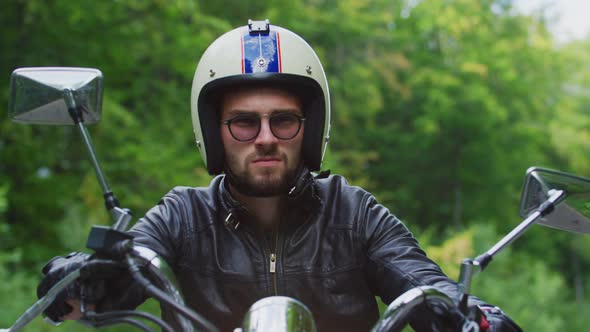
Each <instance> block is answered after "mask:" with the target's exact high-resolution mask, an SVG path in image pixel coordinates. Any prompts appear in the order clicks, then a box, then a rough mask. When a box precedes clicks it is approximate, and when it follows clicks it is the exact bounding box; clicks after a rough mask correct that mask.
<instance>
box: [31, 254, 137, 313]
mask: <svg viewBox="0 0 590 332" xmlns="http://www.w3.org/2000/svg"><path fill="white" fill-rule="evenodd" d="M78 268H82V269H81V271H80V273H81V274H80V278H79V279H78V280H77V281H76V282H74V283H73V284H71V285H70V286H68V287H66V288H65V289H64V290H63V291H62V292H60V293H59V294H58V295H57V297H56V298H55V300H54V301H53V303H52V304H51V305H50V306H49V307H48V308H47V309H46V310H45V311H44V314H45V315H46V316H47V317H49V318H50V319H51V320H53V321H54V322H61V321H63V317H64V316H66V315H67V314H69V313H70V312H72V310H73V308H72V306H71V305H70V304H68V303H67V302H66V301H68V300H79V299H82V297H83V299H82V300H83V301H84V303H85V305H92V306H93V308H95V311H96V312H104V311H111V310H123V309H133V308H135V307H136V306H137V305H139V304H140V303H141V302H142V301H143V300H144V295H143V290H142V288H141V287H140V286H139V285H138V284H137V283H135V282H134V280H133V279H132V277H131V275H130V274H129V272H128V270H127V267H126V265H124V264H123V263H120V262H117V261H113V260H111V259H102V258H98V257H96V256H91V255H88V254H84V253H80V252H76V253H71V254H69V255H68V256H66V257H61V256H58V257H55V258H53V259H52V260H50V261H49V262H48V263H47V264H46V265H45V267H44V268H43V274H44V275H45V277H44V278H43V280H42V281H41V283H40V284H39V286H38V287H37V296H38V297H39V298H41V297H42V296H44V295H45V294H47V292H48V291H49V289H51V287H53V286H54V285H55V284H56V283H57V282H58V281H60V280H61V279H62V278H64V277H65V276H66V275H68V274H69V273H70V272H72V271H74V270H76V269H78Z"/></svg>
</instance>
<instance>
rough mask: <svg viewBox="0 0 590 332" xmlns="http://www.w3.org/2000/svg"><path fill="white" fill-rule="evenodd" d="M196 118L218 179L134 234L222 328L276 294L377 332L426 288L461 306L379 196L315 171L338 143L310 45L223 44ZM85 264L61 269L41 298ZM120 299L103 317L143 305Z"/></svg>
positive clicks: (65, 298)
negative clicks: (406, 297) (390, 306)
mask: <svg viewBox="0 0 590 332" xmlns="http://www.w3.org/2000/svg"><path fill="white" fill-rule="evenodd" d="M191 108H192V118H193V126H194V132H195V136H196V142H197V146H198V147H199V149H200V152H201V156H202V159H203V160H204V161H205V164H206V167H207V169H208V171H209V173H210V174H213V175H217V176H216V177H215V178H214V179H213V180H212V181H211V184H210V185H209V187H206V188H190V187H177V188H174V189H172V190H171V191H170V192H169V193H168V194H166V195H165V196H164V197H163V198H162V200H161V201H160V202H159V204H158V205H157V206H155V207H154V208H152V209H151V210H150V211H149V212H148V213H147V214H146V215H145V216H144V217H143V218H141V219H140V220H139V221H138V222H137V223H136V225H135V226H134V227H133V228H132V229H131V230H130V232H129V233H130V234H132V235H133V236H134V241H135V243H137V244H139V245H142V246H146V247H149V248H151V249H152V250H154V251H156V252H157V253H158V254H159V255H161V256H162V257H163V258H165V259H166V261H167V262H168V263H169V264H170V265H171V266H172V267H173V270H174V272H175V274H176V277H177V279H178V281H179V284H180V289H181V291H182V293H183V294H184V298H185V301H186V303H187V305H188V306H189V307H191V308H193V309H194V310H195V311H197V312H199V313H200V314H202V315H203V316H204V317H206V318H207V319H208V320H210V321H211V322H212V323H213V324H214V325H216V326H217V327H219V328H220V330H222V331H228V330H229V331H231V330H232V329H233V328H235V327H238V326H240V323H241V320H242V318H243V317H244V314H245V313H246V311H247V310H248V308H249V307H250V306H251V305H252V304H253V303H254V302H256V301H257V300H259V299H261V298H263V297H267V296H272V295H283V296H289V297H292V298H295V299H297V300H299V301H301V302H302V303H304V304H305V305H306V306H307V307H308V308H309V309H310V310H311V312H312V313H313V315H314V319H315V320H316V324H317V327H318V330H319V331H331V330H334V331H368V330H369V329H370V328H371V327H372V326H373V325H374V324H375V322H376V320H377V318H378V307H377V303H376V300H375V296H379V297H380V298H381V299H382V300H383V301H384V302H385V303H390V302H392V301H393V300H394V299H395V298H396V297H398V296H399V295H400V294H402V293H404V292H405V291H407V290H409V289H411V288H413V287H416V286H422V285H432V286H435V287H437V288H438V289H440V290H441V291H443V292H445V293H447V294H449V295H451V296H455V294H456V284H455V283H454V282H453V281H451V280H450V279H449V278H448V277H446V276H445V275H444V274H443V272H442V271H441V270H440V268H439V267H438V266H437V265H436V264H435V263H434V262H432V261H431V260H429V259H428V258H427V257H426V254H425V253H424V252H423V251H422V250H421V249H420V247H419V245H418V242H417V241H416V239H415V238H414V237H413V236H412V234H411V233H410V232H409V230H408V229H407V228H406V227H405V225H404V224H403V223H402V222H401V221H400V220H398V219H397V218H396V217H395V216H394V215H392V214H391V213H390V212H389V211H388V210H387V209H386V208H385V207H384V206H382V205H380V204H379V203H378V202H377V201H376V199H375V197H373V196H372V195H371V194H370V193H368V192H367V191H365V190H363V189H361V188H359V187H354V186H350V185H349V184H348V183H347V182H346V180H345V179H344V178H343V177H341V176H338V175H331V176H328V175H327V174H326V173H320V174H319V175H315V174H313V173H311V171H319V170H320V166H321V162H322V159H323V156H324V152H325V149H326V145H327V143H328V139H329V131H330V114H331V113H330V112H331V111H330V97H329V91H328V83H327V80H326V77H325V75H324V71H323V68H322V65H321V63H320V61H319V59H318V57H317V55H316V54H315V52H314V51H313V49H312V48H311V47H310V46H309V45H308V44H307V43H306V42H305V41H304V40H303V39H302V38H301V37H299V36H298V35H296V34H295V33H293V32H291V31H289V30H286V29H283V28H281V27H278V26H273V25H269V24H268V22H250V23H249V25H247V26H244V27H240V28H237V29H234V30H232V31H229V32H227V33H226V34H224V35H222V36H221V37H219V38H218V39H217V40H216V41H214V42H213V43H212V44H211V45H210V47H209V48H208V49H207V50H206V51H205V53H204V54H203V56H202V58H201V60H200V62H199V64H198V66H197V69H196V73H195V76H194V81H193V87H192V97H191ZM86 257H87V256H86V255H84V254H78V255H73V256H71V257H68V258H63V257H62V258H58V259H56V260H53V261H51V262H50V263H49V264H48V265H47V266H46V268H45V269H44V272H45V273H46V276H45V279H44V280H43V281H42V283H41V285H40V286H39V295H40V296H42V295H43V294H45V293H46V292H47V290H48V288H49V287H50V286H51V285H53V284H54V283H55V282H56V281H57V280H59V279H60V278H61V277H62V276H63V275H64V274H65V273H67V271H69V270H71V269H72V268H74V267H75V266H79V264H81V262H82V261H84V260H85V259H86ZM113 293H114V292H110V294H109V291H108V290H107V292H106V295H105V296H104V298H102V299H96V301H94V303H92V305H93V306H91V308H96V309H97V311H100V310H104V309H105V308H106V307H109V306H112V305H113V304H112V302H117V301H119V302H121V303H123V302H124V304H121V306H131V307H133V306H135V305H137V304H138V303H139V302H141V301H142V300H143V296H140V295H134V296H126V299H125V300H123V299H121V297H120V295H121V294H113ZM77 298H79V294H77V293H76V290H75V289H70V290H68V292H66V293H64V294H62V296H60V297H59V298H58V299H57V300H56V301H55V302H54V304H53V305H52V306H51V307H49V308H48V309H47V310H46V314H47V315H48V316H49V317H51V318H52V319H54V320H61V319H69V318H74V319H76V318H79V314H77V311H78V309H77V308H76V305H77V302H76V299H77ZM130 298H131V299H130ZM106 303H109V304H108V305H106ZM471 304H472V305H482V306H483V307H485V306H486V305H485V304H484V303H483V302H481V301H479V300H478V299H475V298H472V299H471ZM72 309H74V312H75V313H74V314H72ZM433 317H434V316H433V314H432V313H429V312H426V311H425V312H423V314H421V315H417V316H416V317H414V318H413V320H412V322H411V324H412V326H413V327H414V328H415V329H416V330H419V331H430V330H432V326H433V325H432V324H433ZM487 319H488V321H489V322H490V324H491V330H492V331H512V330H517V329H518V328H517V327H515V326H514V325H513V323H512V322H511V321H510V319H509V318H508V317H506V316H504V315H503V314H502V313H501V311H498V310H496V311H495V312H494V313H489V314H488V315H487Z"/></svg>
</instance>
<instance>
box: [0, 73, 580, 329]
mask: <svg viewBox="0 0 590 332" xmlns="http://www.w3.org/2000/svg"><path fill="white" fill-rule="evenodd" d="M102 79H103V76H102V73H101V72H100V71H99V70H97V69H93V68H71V67H39V68H20V69H16V70H15V71H14V72H13V73H12V76H11V85H10V103H9V116H10V117H11V119H12V120H13V121H15V122H20V123H27V124H42V125H74V126H76V127H77V128H78V129H79V131H80V134H81V137H82V138H83V141H84V144H85V146H86V149H87V151H88V155H89V158H90V160H91V162H92V165H93V167H94V170H95V173H96V177H97V179H98V182H99V183H100V186H101V188H102V191H103V197H104V200H105V206H106V208H107V210H108V211H109V213H110V215H111V217H112V219H113V226H111V227H104V226H93V227H92V229H91V231H90V234H89V236H88V240H87V248H89V249H92V250H93V251H94V252H95V254H94V255H92V256H91V259H88V260H87V261H86V262H85V263H84V264H83V266H82V267H80V268H79V269H77V270H75V271H73V272H71V273H70V274H68V275H67V276H65V277H64V278H63V279H62V280H61V281H59V282H58V283H56V284H55V285H54V286H53V287H51V289H49V291H48V292H47V294H46V295H45V296H43V297H42V298H40V299H39V300H38V301H37V302H36V303H34V304H33V305H32V306H31V307H30V308H29V309H27V310H26V311H25V313H23V314H22V315H21V316H20V317H19V318H18V319H17V320H16V321H15V323H14V324H13V325H12V326H11V327H9V328H7V329H0V332H16V331H19V330H21V329H22V328H23V327H24V326H26V325H27V324H28V323H29V322H31V321H32V320H33V319H34V318H36V317H37V316H39V315H41V314H42V313H43V311H44V310H45V309H46V308H47V307H49V305H50V304H51V303H52V302H53V301H54V300H55V298H56V296H57V295H58V294H59V293H60V292H61V291H62V290H64V289H65V288H66V287H68V286H69V285H71V284H72V283H74V282H77V281H79V283H80V285H82V286H81V295H82V296H81V304H80V310H81V312H82V314H83V316H82V317H83V318H82V319H81V320H79V322H81V323H83V324H85V325H88V326H92V327H103V326H108V325H114V324H130V325H133V326H135V327H137V328H139V329H141V330H143V331H152V329H151V328H150V327H149V326H148V325H147V324H146V323H144V321H149V322H151V323H153V324H154V325H157V326H159V327H160V328H161V329H162V330H163V331H177V330H182V331H193V330H194V329H195V327H196V328H198V329H199V330H204V331H218V330H217V328H216V327H215V326H214V325H213V324H211V323H210V322H208V321H207V320H206V319H205V318H204V317H202V316H201V315H199V314H198V313H197V312H195V311H193V310H192V309H191V308H189V307H187V306H186V305H185V304H184V302H183V299H182V296H181V294H180V292H179V291H178V290H177V287H176V286H175V282H174V275H173V273H172V272H171V269H170V268H169V267H168V266H167V265H166V262H165V260H163V259H160V257H159V256H158V255H157V254H156V253H155V252H153V251H152V250H150V249H148V248H145V247H141V246H138V245H135V244H134V243H133V239H132V237H131V236H129V235H128V234H126V233H125V232H124V231H125V230H126V229H127V226H128V224H129V222H130V220H131V212H130V210H129V209H126V208H122V207H121V206H120V204H119V201H118V199H117V198H116V196H115V195H114V193H113V192H112V190H111V189H110V187H109V185H108V182H107V180H106V177H105V175H104V173H103V171H102V169H101V166H100V163H99V160H98V157H97V155H96V152H95V150H94V147H93V144H92V140H91V138H90V135H89V133H88V130H87V129H86V124H91V123H96V122H98V121H99V120H100V115H101V105H102V91H103V89H102ZM520 215H521V217H522V218H524V219H523V221H522V222H521V223H520V224H519V225H517V226H516V227H515V228H514V229H513V230H512V231H511V232H509V233H508V234H507V235H505V236H504V237H503V238H502V239H501V240H500V241H499V242H497V243H496V244H495V245H494V246H492V248H490V249H489V250H488V251H486V252H485V253H483V254H481V255H479V256H477V257H476V258H474V259H465V260H463V262H462V263H461V270H460V276H459V281H458V287H459V292H458V294H459V296H458V297H457V298H450V297H449V296H448V295H446V294H444V293H442V292H440V291H439V290H437V289H436V288H434V287H430V286H422V287H416V288H413V289H411V290H409V291H407V292H406V293H404V294H402V295H401V296H400V297H398V298H397V299H396V300H395V301H393V302H392V303H391V304H390V305H389V306H388V307H387V309H386V311H385V312H384V313H383V314H382V316H381V317H380V319H379V320H378V321H377V323H376V324H375V325H374V327H373V329H372V331H373V332H385V331H401V329H403V328H404V326H405V325H407V324H408V323H409V320H410V318H411V317H412V315H413V314H414V313H415V312H416V311H417V310H418V309H419V308H421V307H423V306H427V307H428V308H430V309H431V310H433V311H434V312H437V313H440V314H441V315H442V316H445V317H447V318H450V319H452V320H453V321H454V322H455V324H454V325H455V326H456V327H457V329H458V330H460V331H473V332H476V331H485V326H482V317H481V312H478V311H476V310H473V308H469V307H468V306H467V298H468V295H469V293H470V288H471V282H472V279H473V277H474V276H475V275H476V274H477V273H479V272H482V271H484V269H485V268H486V267H487V266H488V264H489V263H490V262H491V261H492V259H493V258H494V256H496V255H497V254H498V253H499V252H500V251H501V250H502V249H504V248H506V247H507V246H508V245H510V244H511V243H512V242H513V241H514V240H516V239H517V238H518V237H520V236H521V235H522V234H523V233H524V232H525V231H526V230H527V229H529V227H530V226H532V225H534V224H540V225H544V226H549V227H552V228H557V229H561V230H567V231H571V232H577V233H584V234H588V233H590V179H588V178H583V177H579V176H576V175H573V174H568V173H565V172H561V171H556V170H550V169H545V168H539V167H531V168H529V169H528V170H527V171H526V174H525V181H524V186H523V190H522V194H521V203H520ZM116 269H118V270H126V271H128V273H129V274H130V275H131V277H132V278H133V280H134V281H135V282H137V283H138V284H140V285H142V287H143V288H144V289H145V290H146V292H147V293H148V294H149V295H150V296H151V297H153V298H155V299H156V300H157V301H159V302H160V305H161V308H162V316H163V317H164V318H165V319H162V318H159V317H156V316H154V315H151V314H149V313H145V312H139V311H136V310H118V311H107V312H102V313H96V312H94V311H93V310H90V309H89V308H87V307H86V305H85V303H84V292H85V290H86V289H85V286H84V285H85V281H88V280H91V279H92V278H93V277H95V275H96V274H97V273H100V272H101V271H105V270H106V271H109V270H116ZM140 319H141V320H140ZM46 320H48V321H49V323H54V324H56V323H55V322H51V320H50V319H48V317H46ZM315 330H316V327H315V323H314V320H313V316H312V314H311V312H310V310H309V309H308V308H307V307H306V306H305V305H304V304H303V303H301V302H299V301H297V300H295V299H292V298H288V297H282V296H273V297H268V298H263V299H261V300H259V301H257V302H256V303H254V304H253V305H252V306H251V308H250V309H249V310H248V312H247V313H246V316H245V317H244V320H243V323H242V326H241V327H238V328H236V329H235V330H234V331H235V332H246V331H259V332H260V331H315Z"/></svg>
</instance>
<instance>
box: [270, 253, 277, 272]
mask: <svg viewBox="0 0 590 332" xmlns="http://www.w3.org/2000/svg"><path fill="white" fill-rule="evenodd" d="M276 267H277V255H275V254H270V273H275V272H276Z"/></svg>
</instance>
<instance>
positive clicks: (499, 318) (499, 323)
mask: <svg viewBox="0 0 590 332" xmlns="http://www.w3.org/2000/svg"><path fill="white" fill-rule="evenodd" d="M479 309H480V310H481V311H482V312H483V314H484V317H485V319H486V321H487V322H488V324H489V329H488V331H489V332H522V329H521V328H520V326H518V325H517V324H516V323H515V322H514V321H513V320H512V319H511V318H510V317H508V316H507V315H506V314H504V312H503V311H502V310H501V309H500V308H498V307H492V306H480V307H479Z"/></svg>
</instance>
